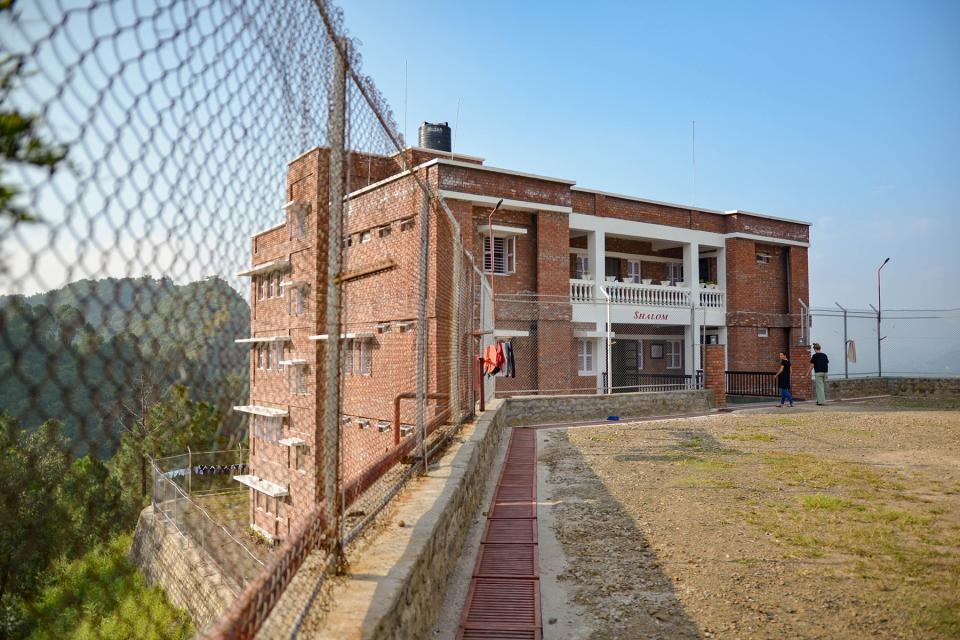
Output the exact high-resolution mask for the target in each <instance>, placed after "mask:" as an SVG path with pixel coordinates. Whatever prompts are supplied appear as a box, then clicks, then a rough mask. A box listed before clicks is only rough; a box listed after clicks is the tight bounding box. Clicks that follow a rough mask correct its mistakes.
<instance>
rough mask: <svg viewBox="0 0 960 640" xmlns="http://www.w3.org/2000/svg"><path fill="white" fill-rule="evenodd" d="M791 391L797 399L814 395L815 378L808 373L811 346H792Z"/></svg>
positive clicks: (805, 398) (806, 398)
mask: <svg viewBox="0 0 960 640" xmlns="http://www.w3.org/2000/svg"><path fill="white" fill-rule="evenodd" d="M789 355H790V391H791V393H792V394H793V397H794V398H796V399H797V400H809V399H810V398H812V397H813V380H812V379H811V378H810V376H808V375H807V369H808V368H809V367H810V355H811V354H810V347H806V346H804V347H797V346H791V347H790V354H789Z"/></svg>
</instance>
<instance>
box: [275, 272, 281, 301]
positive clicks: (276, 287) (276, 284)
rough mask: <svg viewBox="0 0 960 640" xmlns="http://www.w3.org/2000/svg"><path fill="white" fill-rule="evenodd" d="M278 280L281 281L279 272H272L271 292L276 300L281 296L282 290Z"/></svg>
mask: <svg viewBox="0 0 960 640" xmlns="http://www.w3.org/2000/svg"><path fill="white" fill-rule="evenodd" d="M280 280H281V277H280V272H279V271H276V272H274V274H273V291H274V295H275V296H276V297H278V298H279V297H280V296H282V295H283V290H282V289H281V288H280Z"/></svg>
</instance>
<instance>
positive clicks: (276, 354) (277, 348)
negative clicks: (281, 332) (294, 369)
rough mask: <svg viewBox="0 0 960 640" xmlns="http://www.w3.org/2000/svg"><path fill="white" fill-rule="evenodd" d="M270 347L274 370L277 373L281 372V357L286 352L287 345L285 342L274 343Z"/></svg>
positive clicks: (282, 358)
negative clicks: (271, 348) (271, 347)
mask: <svg viewBox="0 0 960 640" xmlns="http://www.w3.org/2000/svg"><path fill="white" fill-rule="evenodd" d="M272 346H273V362H274V364H275V365H276V366H274V369H276V370H277V371H283V364H281V363H282V362H283V360H284V357H283V356H284V352H285V351H286V346H287V345H286V343H285V342H274V343H273V344H272Z"/></svg>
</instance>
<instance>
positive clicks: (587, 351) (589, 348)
mask: <svg viewBox="0 0 960 640" xmlns="http://www.w3.org/2000/svg"><path fill="white" fill-rule="evenodd" d="M593 343H594V341H593V340H590V339H579V340H577V370H578V372H579V373H578V375H581V376H589V375H594V374H595V373H596V370H595V369H594V368H593Z"/></svg>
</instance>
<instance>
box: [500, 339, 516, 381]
mask: <svg viewBox="0 0 960 640" xmlns="http://www.w3.org/2000/svg"><path fill="white" fill-rule="evenodd" d="M503 350H504V352H505V354H506V358H507V363H506V365H507V371H506V373H505V374H504V375H506V376H507V377H508V378H516V377H517V363H516V362H515V361H514V359H513V341H512V340H507V341H506V342H504V343H503Z"/></svg>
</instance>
